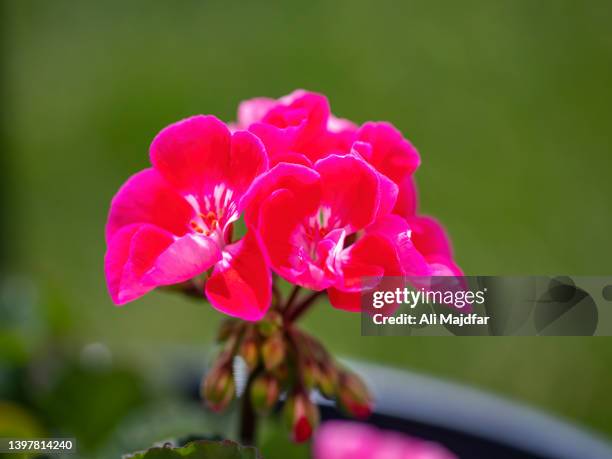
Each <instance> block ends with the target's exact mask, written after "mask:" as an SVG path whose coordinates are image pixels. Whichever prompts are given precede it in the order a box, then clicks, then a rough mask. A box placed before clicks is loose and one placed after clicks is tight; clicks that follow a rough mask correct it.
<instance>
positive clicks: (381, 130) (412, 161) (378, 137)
mask: <svg viewBox="0 0 612 459" xmlns="http://www.w3.org/2000/svg"><path fill="white" fill-rule="evenodd" d="M357 140H358V141H362V142H368V143H369V144H371V145H372V156H371V158H370V159H369V161H370V162H371V163H372V165H373V166H374V167H375V168H376V169H378V171H380V172H381V173H382V174H384V175H386V176H387V177H389V178H390V179H391V180H393V181H394V182H395V183H400V182H401V181H402V180H403V179H404V178H405V177H406V176H408V175H410V174H412V173H413V172H414V171H415V170H416V169H417V168H418V167H419V164H420V163H421V158H420V156H419V153H418V152H417V150H416V148H414V147H413V146H412V144H411V143H410V142H408V141H407V140H406V139H404V137H403V136H402V133H401V132H400V131H398V130H397V129H396V128H395V127H394V126H393V125H392V124H390V123H385V122H380V123H375V122H371V121H370V122H367V123H365V124H364V125H363V126H361V128H360V129H359V131H358V132H357Z"/></svg>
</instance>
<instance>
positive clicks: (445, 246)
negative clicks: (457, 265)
mask: <svg viewBox="0 0 612 459" xmlns="http://www.w3.org/2000/svg"><path fill="white" fill-rule="evenodd" d="M408 224H409V225H410V229H411V230H412V241H413V242H414V245H415V246H416V248H417V249H418V250H419V252H421V253H422V254H423V255H425V256H430V255H440V256H444V257H448V258H452V256H453V250H452V247H451V243H450V240H449V238H448V236H447V235H446V231H444V227H443V226H442V225H441V224H440V222H438V221H437V220H436V219H435V218H433V217H428V216H414V217H412V218H409V219H408Z"/></svg>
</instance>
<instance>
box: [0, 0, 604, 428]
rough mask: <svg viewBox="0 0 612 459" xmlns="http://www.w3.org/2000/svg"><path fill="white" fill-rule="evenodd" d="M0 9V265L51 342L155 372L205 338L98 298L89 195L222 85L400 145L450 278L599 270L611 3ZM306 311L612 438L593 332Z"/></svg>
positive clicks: (94, 196)
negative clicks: (320, 103)
mask: <svg viewBox="0 0 612 459" xmlns="http://www.w3.org/2000/svg"><path fill="white" fill-rule="evenodd" d="M2 7H3V11H2V22H3V25H2V33H3V35H4V36H3V40H2V46H3V56H2V66H3V67H2V116H3V126H2V127H3V135H4V137H3V139H2V153H1V162H2V164H1V165H0V167H1V171H0V174H1V178H0V180H1V181H2V190H3V192H4V198H5V199H3V206H4V209H2V217H1V218H2V220H1V226H2V228H1V229H2V235H3V240H2V241H0V243H1V244H3V246H2V250H3V252H2V253H4V261H3V264H4V267H3V271H4V272H5V274H6V275H7V276H9V277H11V276H15V275H17V276H19V279H21V281H23V279H27V281H28V282H29V283H30V284H28V285H30V287H28V288H30V289H31V290H32V292H33V293H34V294H36V295H37V298H38V301H39V303H41V304H42V303H45V304H54V305H56V307H54V308H55V309H53V311H56V313H57V308H60V309H61V311H62V312H61V314H60V316H59V317H60V318H59V319H58V318H57V314H59V313H57V314H56V316H54V317H55V322H54V323H55V325H54V326H55V327H56V328H55V329H54V330H56V332H57V333H58V334H60V335H61V336H62V339H63V340H65V341H64V342H67V343H69V344H68V345H67V346H68V348H72V349H74V350H76V349H81V346H83V345H85V344H87V343H91V342H99V343H102V344H103V345H105V346H108V348H109V349H110V351H111V352H112V354H113V356H115V357H116V358H117V359H119V360H120V361H122V362H125V363H126V365H128V366H136V367H138V368H146V369H147V370H151V371H153V372H155V371H157V372H159V373H163V372H164V370H165V367H164V365H165V362H164V361H163V359H162V358H161V355H162V354H163V353H164V352H167V350H168V349H182V348H185V349H186V350H187V349H193V348H194V346H196V347H197V348H198V349H200V348H201V349H204V350H205V349H207V346H208V345H209V343H210V342H211V340H212V337H213V334H214V330H215V327H216V325H217V324H218V322H219V320H220V319H221V316H220V314H219V313H217V312H215V311H214V310H212V309H211V308H210V307H209V306H207V305H205V304H198V303H197V302H194V301H188V300H184V299H182V298H177V297H173V296H170V295H167V294H163V293H152V294H150V295H147V296H146V297H145V298H144V299H142V300H139V301H137V302H135V303H133V304H129V305H127V306H126V307H124V308H115V307H114V306H113V305H112V303H111V301H110V299H109V297H108V296H107V293H106V287H105V284H104V277H103V272H102V260H103V254H104V250H105V246H104V241H103V228H104V223H105V219H106V212H107V209H108V204H109V201H110V199H111V197H112V196H113V194H114V193H115V192H116V190H117V189H118V187H119V186H120V185H121V183H122V182H123V181H124V180H125V179H126V178H127V177H128V176H129V175H130V174H132V173H134V172H135V171H137V170H139V169H142V168H144V167H147V165H148V157H147V154H148V146H149V143H150V141H151V140H152V138H153V136H154V135H155V134H156V133H157V132H158V131H159V130H160V129H161V128H162V127H164V126H165V125H167V124H169V123H171V122H174V121H176V120H178V119H181V118H184V117H186V116H189V115H192V114H196V113H213V114H216V115H217V116H219V117H220V118H222V119H224V120H228V121H229V120H232V119H233V118H234V116H235V111H236V106H237V104H238V103H239V101H241V100H243V99H246V98H250V97H254V96H263V95H265V96H273V97H278V96H281V95H284V94H286V93H289V92H291V91H292V90H293V89H295V88H306V89H310V90H315V91H320V92H323V93H325V94H326V95H327V96H328V97H329V99H330V102H331V106H332V109H333V111H334V113H335V114H337V115H339V116H342V117H347V118H350V119H353V120H355V121H357V122H363V121H366V120H369V119H373V120H389V121H391V122H393V123H394V124H395V125H396V126H398V127H399V128H400V129H401V130H402V131H403V132H404V134H405V135H406V136H407V137H408V138H409V139H411V141H413V143H414V144H415V145H416V146H417V147H418V148H419V150H420V152H421V154H422V159H423V164H422V167H421V169H420V170H419V171H418V174H417V181H418V184H419V187H420V196H421V203H422V204H421V209H422V211H423V212H424V213H429V214H433V215H435V216H437V217H438V218H439V219H440V220H442V221H443V222H444V223H445V224H446V225H447V227H448V230H449V232H450V234H451V236H452V239H453V242H454V245H455V250H456V255H457V259H458V262H459V264H460V265H461V266H462V267H463V268H464V270H465V272H466V273H468V274H557V273H559V274H576V275H578V274H580V275H606V274H612V264H611V259H612V244H611V243H610V234H612V212H610V198H611V197H612V181H611V180H610V179H611V172H612V135H611V131H610V126H611V125H612V28H611V27H610V24H611V23H612V3H611V2H610V1H607V0H602V1H596V0H591V1H589V2H580V1H577V0H570V1H561V0H546V1H544V0H542V1H530V0H514V1H510V0H507V1H486V0H479V1H476V0H471V1H463V2H454V1H450V0H449V1H405V2H391V1H384V0H378V1H372V2H359V1H355V0H352V1H344V0H338V1H334V2H324V1H316V0H314V1H313V0H310V1H301V2H287V1H278V2H265V3H264V2H227V1H181V2H170V1H165V2H164V1H156V2H153V1H132V2H124V1H115V0H112V1H105V2H98V3H97V4H95V3H93V2H76V1H59V0H58V1H53V2H46V1H16V0H15V1H4V2H3V3H2ZM11 278H12V277H11ZM58 304H61V307H59V306H57V305H58ZM52 315H53V314H52ZM65 321H69V322H70V326H63V323H64V322H65ZM305 322H306V326H307V328H309V329H310V330H312V331H313V332H314V333H315V334H316V335H318V336H319V337H320V338H321V339H322V340H323V341H324V342H326V343H327V344H328V345H329V347H330V348H332V349H333V350H334V351H335V352H336V353H337V354H339V355H343V356H350V357H354V358H360V359H366V360H370V361H375V362H379V363H386V364H390V365H395V366H398V367H403V368H407V369H411V370H416V371H419V372H425V373H428V374H432V375H435V376H439V377H442V378H449V379H452V380H456V381H459V382H462V383H466V384H469V385H471V386H474V387H477V388H482V389H486V390H490V391H493V392H496V393H500V394H503V395H505V396H508V397H511V398H513V399H516V400H519V401H522V402H525V403H528V404H530V405H533V406H536V407H538V408H541V409H544V410H546V411H548V412H552V413H554V414H557V415H560V416H563V417H566V418H569V419H572V420H573V421H575V422H577V423H580V424H583V425H586V426H589V427H590V428H593V429H595V430H598V431H600V432H603V433H604V434H605V435H612V417H611V416H610V413H611V412H612V394H611V393H610V383H611V381H612V341H611V340H610V339H607V338H584V339H579V338H388V339H387V338H362V337H361V336H360V328H359V319H358V317H357V316H355V315H351V314H347V313H342V312H339V311H335V310H332V309H331V308H330V307H327V306H325V305H319V306H318V308H317V309H316V310H314V311H312V313H310V314H309V316H308V317H307V318H306V321H305ZM190 352H191V351H190Z"/></svg>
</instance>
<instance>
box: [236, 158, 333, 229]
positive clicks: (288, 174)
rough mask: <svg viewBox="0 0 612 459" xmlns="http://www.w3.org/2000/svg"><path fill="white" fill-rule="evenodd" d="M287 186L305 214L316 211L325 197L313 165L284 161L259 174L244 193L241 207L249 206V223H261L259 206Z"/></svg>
mask: <svg viewBox="0 0 612 459" xmlns="http://www.w3.org/2000/svg"><path fill="white" fill-rule="evenodd" d="M282 189H286V190H288V191H290V192H291V193H292V194H293V195H294V196H295V197H296V201H295V206H297V207H298V208H299V209H301V212H303V213H304V215H309V214H311V213H313V212H314V211H315V210H316V209H317V208H318V206H319V202H320V199H321V183H320V176H319V174H318V173H317V172H316V171H314V170H312V169H310V168H309V167H306V166H302V165H298V164H286V163H281V164H278V165H277V166H275V167H273V168H272V169H270V170H269V171H268V172H266V173H265V174H263V175H261V176H259V177H258V178H257V179H256V180H255V182H254V183H253V186H252V187H251V188H250V189H249V191H248V192H247V193H246V194H245V196H244V197H243V202H242V203H241V207H243V208H244V209H245V216H244V219H245V222H246V224H247V225H251V226H257V224H258V221H259V210H260V207H261V205H262V204H263V202H264V201H265V200H267V199H268V198H269V197H270V196H271V195H272V193H274V192H275V191H278V190H282Z"/></svg>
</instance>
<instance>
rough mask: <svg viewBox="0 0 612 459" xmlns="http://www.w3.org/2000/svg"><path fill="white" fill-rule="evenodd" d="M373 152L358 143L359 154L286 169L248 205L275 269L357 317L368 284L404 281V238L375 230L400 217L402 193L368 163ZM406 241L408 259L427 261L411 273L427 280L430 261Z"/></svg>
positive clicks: (258, 186)
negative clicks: (401, 253)
mask: <svg viewBox="0 0 612 459" xmlns="http://www.w3.org/2000/svg"><path fill="white" fill-rule="evenodd" d="M365 147H366V145H363V144H360V143H356V144H355V147H354V151H353V153H351V154H349V155H345V156H338V155H330V156H327V157H326V158H323V159H320V160H318V161H317V162H315V164H314V166H313V167H312V168H309V167H306V166H303V165H298V164H288V163H282V164H279V165H277V166H275V167H274V168H273V169H271V170H270V171H269V172H267V173H266V174H264V175H262V176H260V177H259V178H258V179H257V180H256V182H255V184H254V185H253V187H252V189H251V190H250V191H249V194H248V195H247V197H246V198H245V199H246V201H247V206H248V208H247V211H246V214H245V221H246V223H247V225H248V226H249V227H250V228H252V229H253V230H254V231H255V232H256V233H257V236H258V239H259V241H260V243H261V245H262V248H263V251H264V254H265V255H266V258H267V260H268V263H269V264H270V266H271V267H272V268H273V269H274V270H275V271H276V272H277V273H278V274H279V275H281V276H282V277H284V278H285V279H287V280H288V281H290V282H293V283H295V284H298V285H301V286H304V287H307V288H310V289H313V290H325V289H327V291H328V293H329V297H330V300H331V302H332V304H333V305H334V306H336V307H339V308H343V309H351V310H359V307H358V305H355V301H357V303H358V297H359V292H361V291H362V290H363V288H365V287H366V286H365V285H363V282H364V279H365V278H371V279H372V282H376V279H379V278H380V277H382V276H402V275H403V274H404V269H403V267H402V266H401V258H400V256H399V255H398V251H397V247H396V243H397V241H396V238H397V235H396V234H392V233H391V232H390V231H387V230H386V228H385V229H381V228H379V227H378V226H377V225H375V224H374V223H375V222H377V221H378V220H379V219H383V218H386V217H391V218H393V216H391V215H389V214H390V212H391V210H392V209H393V206H394V204H395V200H396V196H397V186H396V185H395V184H394V183H393V182H391V181H390V180H389V179H388V178H386V177H385V176H384V175H382V174H380V173H378V172H377V171H376V170H375V169H374V168H373V167H372V166H371V165H369V164H368V163H367V162H366V161H365V160H364V159H363V158H362V156H361V155H360V154H359V150H361V149H362V148H365ZM396 218H397V219H398V220H401V218H399V217H396ZM402 242H403V244H404V250H405V252H406V254H405V257H406V259H407V258H408V256H409V255H408V252H410V251H412V252H413V254H414V255H415V257H416V258H415V259H417V260H420V261H421V265H420V268H421V270H419V266H416V265H415V266H411V269H414V270H415V271H416V272H419V273H421V274H424V275H426V274H427V273H428V272H429V271H428V267H427V264H426V263H425V262H424V261H423V260H422V257H420V255H419V254H418V252H417V251H416V249H415V248H414V247H413V246H412V244H411V243H410V241H409V240H406V241H402ZM345 296H347V297H348V298H350V299H351V304H350V306H347V304H346V301H345V300H344V297H345Z"/></svg>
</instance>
